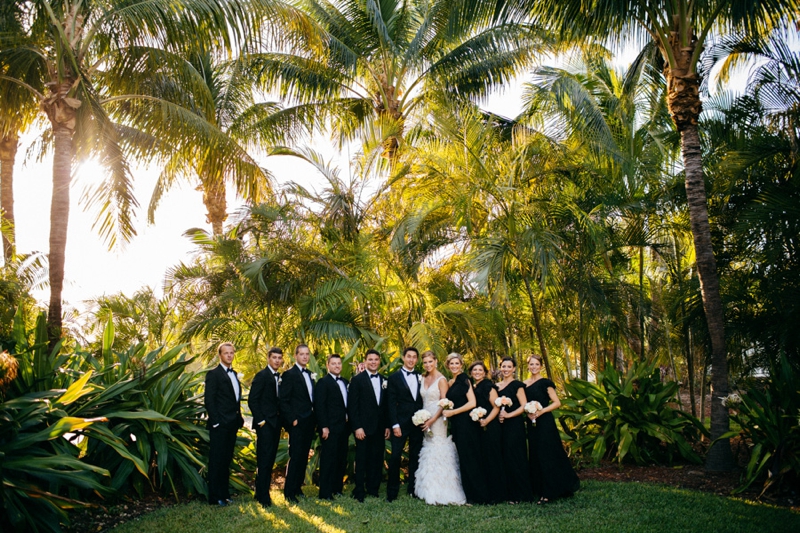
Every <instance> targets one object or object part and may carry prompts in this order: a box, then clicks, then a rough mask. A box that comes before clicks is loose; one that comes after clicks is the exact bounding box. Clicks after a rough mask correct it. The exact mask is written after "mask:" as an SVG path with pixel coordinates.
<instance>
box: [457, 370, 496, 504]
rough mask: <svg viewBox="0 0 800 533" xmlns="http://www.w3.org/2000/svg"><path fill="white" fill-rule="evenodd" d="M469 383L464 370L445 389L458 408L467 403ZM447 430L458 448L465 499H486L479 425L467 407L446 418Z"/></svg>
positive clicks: (481, 500)
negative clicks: (464, 411) (462, 411)
mask: <svg viewBox="0 0 800 533" xmlns="http://www.w3.org/2000/svg"><path fill="white" fill-rule="evenodd" d="M471 387H472V385H471V384H470V381H469V378H467V376H466V375H464V374H459V375H458V376H456V379H455V381H454V382H453V385H452V386H451V387H450V388H449V389H448V390H447V399H448V400H450V401H451V402H453V408H454V409H458V408H459V407H461V406H463V405H464V404H465V403H467V392H468V391H469V389H470V388H471ZM447 422H448V425H449V426H450V432H451V433H452V436H453V442H455V445H456V450H457V451H458V464H459V469H460V470H461V486H462V487H463V489H464V494H465V495H466V496H467V503H486V502H487V501H488V495H487V492H486V483H484V482H483V474H482V472H481V464H480V457H481V451H480V445H481V443H480V431H479V430H480V426H476V425H475V424H474V423H473V422H472V419H470V417H469V411H467V412H466V413H460V414H457V415H455V416H451V417H450V418H448V419H447Z"/></svg>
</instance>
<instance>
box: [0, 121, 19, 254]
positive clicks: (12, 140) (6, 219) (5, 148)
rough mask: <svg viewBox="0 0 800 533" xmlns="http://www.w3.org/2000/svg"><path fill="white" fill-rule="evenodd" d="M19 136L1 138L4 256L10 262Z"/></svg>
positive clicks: (0, 211)
mask: <svg viewBox="0 0 800 533" xmlns="http://www.w3.org/2000/svg"><path fill="white" fill-rule="evenodd" d="M18 147H19V137H18V136H17V135H15V134H9V135H6V136H4V137H3V138H2V139H0V213H2V220H0V222H2V225H3V226H8V231H7V232H3V258H4V259H5V261H6V264H8V261H9V259H11V258H12V257H13V256H14V255H15V254H16V250H15V241H16V230H15V229H14V161H15V160H16V157H17V148H18Z"/></svg>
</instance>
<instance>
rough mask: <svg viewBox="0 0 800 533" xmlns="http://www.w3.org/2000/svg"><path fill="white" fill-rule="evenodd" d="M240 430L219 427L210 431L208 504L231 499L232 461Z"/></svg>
mask: <svg viewBox="0 0 800 533" xmlns="http://www.w3.org/2000/svg"><path fill="white" fill-rule="evenodd" d="M238 431H239V430H238V428H225V427H222V426H217V427H215V428H211V429H209V430H208V435H209V443H208V480H207V481H208V503H210V504H212V505H213V504H215V503H217V502H218V501H219V500H227V499H229V498H230V497H231V496H230V492H229V490H228V484H229V483H230V475H231V461H233V449H234V447H235V446H236V433H237V432H238Z"/></svg>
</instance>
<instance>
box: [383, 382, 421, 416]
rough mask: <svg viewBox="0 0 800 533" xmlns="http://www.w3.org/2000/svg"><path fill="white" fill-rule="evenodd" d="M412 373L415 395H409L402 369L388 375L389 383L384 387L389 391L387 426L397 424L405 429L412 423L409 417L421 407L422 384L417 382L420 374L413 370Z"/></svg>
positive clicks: (409, 390) (409, 391)
mask: <svg viewBox="0 0 800 533" xmlns="http://www.w3.org/2000/svg"><path fill="white" fill-rule="evenodd" d="M414 375H415V376H416V378H417V395H416V397H414V396H412V395H411V389H409V387H408V383H406V378H405V376H404V375H403V371H402V369H401V370H398V371H397V372H395V373H394V374H392V375H391V376H389V379H388V382H389V383H388V386H387V387H386V390H387V391H388V393H389V394H388V396H389V398H388V400H389V405H388V411H389V427H394V425H395V424H398V425H399V426H400V427H401V428H402V429H403V431H406V430H407V429H408V428H409V427H411V426H413V425H414V424H413V423H412V422H411V417H412V416H414V413H416V412H417V411H419V410H420V409H422V394H421V392H422V385H421V384H420V383H419V381H420V376H419V374H418V373H417V372H414Z"/></svg>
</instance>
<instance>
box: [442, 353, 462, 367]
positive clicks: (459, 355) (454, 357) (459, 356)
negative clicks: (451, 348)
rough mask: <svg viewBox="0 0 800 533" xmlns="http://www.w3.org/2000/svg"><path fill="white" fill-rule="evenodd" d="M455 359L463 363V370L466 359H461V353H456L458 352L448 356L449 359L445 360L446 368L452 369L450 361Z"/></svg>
mask: <svg viewBox="0 0 800 533" xmlns="http://www.w3.org/2000/svg"><path fill="white" fill-rule="evenodd" d="M453 359H458V360H459V361H461V367H462V368H463V367H464V358H463V357H461V354H460V353H456V352H453V353H451V354H450V355H448V356H447V358H446V359H445V360H444V366H446V367H447V368H450V361H452V360H453Z"/></svg>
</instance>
